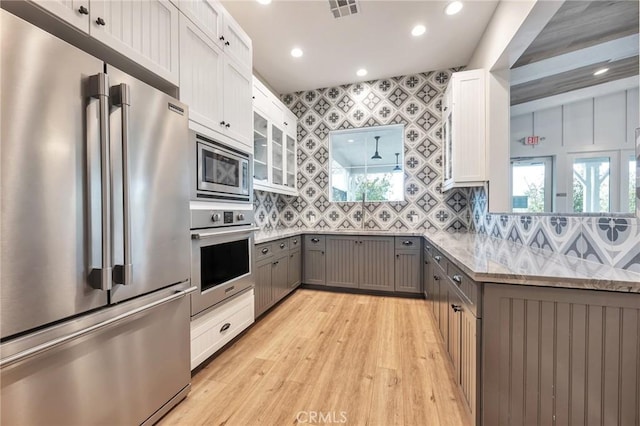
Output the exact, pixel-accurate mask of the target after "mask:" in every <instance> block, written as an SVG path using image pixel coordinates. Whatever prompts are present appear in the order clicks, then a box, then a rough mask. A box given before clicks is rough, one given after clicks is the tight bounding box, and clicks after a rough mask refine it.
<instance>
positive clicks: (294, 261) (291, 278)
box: [287, 250, 302, 289]
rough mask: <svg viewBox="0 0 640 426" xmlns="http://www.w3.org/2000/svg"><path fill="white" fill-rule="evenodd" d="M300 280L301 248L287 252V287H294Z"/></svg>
mask: <svg viewBox="0 0 640 426" xmlns="http://www.w3.org/2000/svg"><path fill="white" fill-rule="evenodd" d="M301 282H302V250H291V251H290V252H289V272H288V274H287V287H288V288H289V289H294V288H296V287H298V286H299V285H300V283H301Z"/></svg>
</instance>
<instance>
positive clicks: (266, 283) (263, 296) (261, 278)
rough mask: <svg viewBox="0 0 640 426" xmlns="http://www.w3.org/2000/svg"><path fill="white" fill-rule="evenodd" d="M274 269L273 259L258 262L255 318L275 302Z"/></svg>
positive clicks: (255, 271)
mask: <svg viewBox="0 0 640 426" xmlns="http://www.w3.org/2000/svg"><path fill="white" fill-rule="evenodd" d="M272 269H273V265H272V257H270V258H267V259H262V260H260V261H258V262H256V266H255V268H254V275H255V316H256V317H258V316H259V315H260V314H262V313H263V312H264V311H266V310H267V309H268V308H269V306H271V301H272V300H273V298H272V296H271V293H272V292H271V283H272V282H271V270H272Z"/></svg>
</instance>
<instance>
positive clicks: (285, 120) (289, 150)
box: [253, 77, 298, 195]
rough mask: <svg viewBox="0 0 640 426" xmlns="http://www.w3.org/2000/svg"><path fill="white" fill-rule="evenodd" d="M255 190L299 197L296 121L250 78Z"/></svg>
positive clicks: (269, 93) (257, 82) (276, 100)
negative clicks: (251, 84) (252, 101)
mask: <svg viewBox="0 0 640 426" xmlns="http://www.w3.org/2000/svg"><path fill="white" fill-rule="evenodd" d="M253 97H254V104H253V138H254V167H253V170H254V182H253V187H254V189H258V190H262V191H270V192H277V193H281V194H287V195H298V189H297V187H296V182H297V154H296V152H297V147H298V143H297V125H298V123H297V118H296V115H295V114H294V113H293V112H291V111H290V110H289V109H288V108H287V107H286V106H285V105H284V104H283V103H282V102H281V101H280V99H278V97H277V96H276V95H274V94H273V93H271V92H270V91H269V89H267V87H266V86H265V85H264V84H262V83H261V82H260V80H258V79H257V78H255V77H253Z"/></svg>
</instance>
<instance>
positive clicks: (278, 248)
mask: <svg viewBox="0 0 640 426" xmlns="http://www.w3.org/2000/svg"><path fill="white" fill-rule="evenodd" d="M272 247H273V251H274V252H276V253H281V252H283V251H287V252H288V251H289V239H288V238H284V239H282V240H277V241H274V242H273V246H272Z"/></svg>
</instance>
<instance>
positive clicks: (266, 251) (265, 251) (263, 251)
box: [261, 247, 269, 254]
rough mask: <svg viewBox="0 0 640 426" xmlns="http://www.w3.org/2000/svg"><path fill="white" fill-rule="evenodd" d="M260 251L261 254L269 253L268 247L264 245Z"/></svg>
mask: <svg viewBox="0 0 640 426" xmlns="http://www.w3.org/2000/svg"><path fill="white" fill-rule="evenodd" d="M261 251H262V254H267V253H269V249H268V248H266V247H265V248H263V249H262V250H261Z"/></svg>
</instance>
